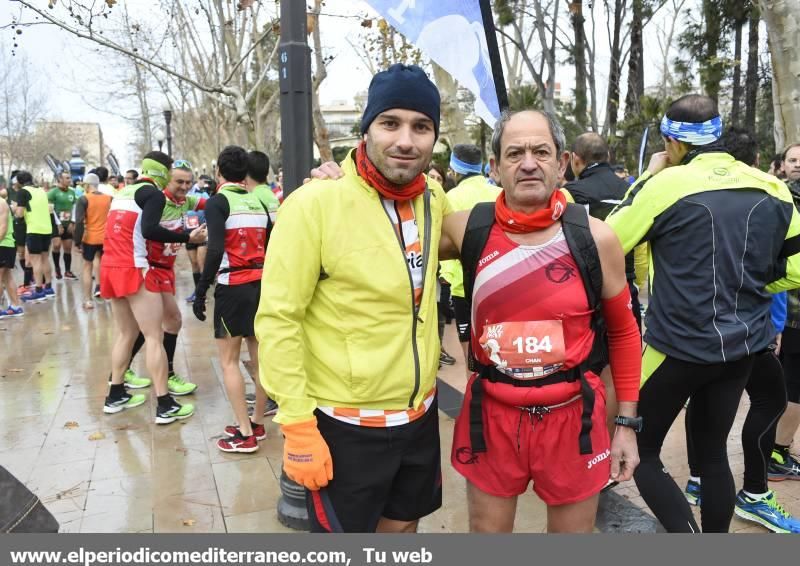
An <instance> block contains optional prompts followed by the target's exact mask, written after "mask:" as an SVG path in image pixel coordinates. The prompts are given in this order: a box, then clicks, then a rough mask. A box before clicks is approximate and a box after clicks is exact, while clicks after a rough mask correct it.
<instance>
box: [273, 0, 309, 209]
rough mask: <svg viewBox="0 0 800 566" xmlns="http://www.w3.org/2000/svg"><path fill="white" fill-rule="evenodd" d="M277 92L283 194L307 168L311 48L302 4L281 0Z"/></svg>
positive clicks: (295, 0) (304, 9) (296, 181)
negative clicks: (279, 106) (278, 94)
mask: <svg viewBox="0 0 800 566" xmlns="http://www.w3.org/2000/svg"><path fill="white" fill-rule="evenodd" d="M278 65H279V68H278V72H279V87H280V93H281V99H280V102H281V151H282V154H283V156H282V157H283V158H282V160H281V164H282V166H283V194H284V197H287V196H289V194H290V193H291V192H292V191H293V190H294V189H296V188H297V187H299V186H300V185H301V184H302V182H303V179H304V178H305V177H307V176H308V172H309V171H311V165H312V162H313V157H314V153H313V136H312V133H311V127H312V121H311V49H309V47H308V33H307V29H306V3H305V2H300V1H298V0H294V1H291V2H288V1H287V2H281V40H280V45H279V46H278Z"/></svg>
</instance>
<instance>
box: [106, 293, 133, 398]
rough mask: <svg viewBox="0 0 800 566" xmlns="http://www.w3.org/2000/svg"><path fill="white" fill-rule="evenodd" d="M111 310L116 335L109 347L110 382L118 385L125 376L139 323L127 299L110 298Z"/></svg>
mask: <svg viewBox="0 0 800 566" xmlns="http://www.w3.org/2000/svg"><path fill="white" fill-rule="evenodd" d="M111 312H112V314H113V315H114V326H115V327H116V329H117V336H116V338H115V340H114V346H113V347H112V348H111V383H112V384H113V385H120V384H121V383H123V381H124V378H125V370H126V369H128V363H129V362H130V359H131V350H132V349H133V343H134V342H135V341H136V337H137V336H138V335H139V325H138V324H137V323H136V318H135V317H134V316H133V312H132V311H131V307H130V305H129V304H128V299H127V298H125V299H111Z"/></svg>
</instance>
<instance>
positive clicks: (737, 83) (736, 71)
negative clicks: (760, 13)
mask: <svg viewBox="0 0 800 566" xmlns="http://www.w3.org/2000/svg"><path fill="white" fill-rule="evenodd" d="M736 16H737V17H736V18H735V21H734V22H733V27H734V39H733V93H732V94H731V96H732V98H733V100H732V101H731V124H733V125H734V126H738V125H739V123H740V121H741V108H742V95H743V92H744V89H743V87H742V28H744V23H745V20H746V19H747V14H746V13H744V11H743V10H741V9H740V12H739V13H737V14H736Z"/></svg>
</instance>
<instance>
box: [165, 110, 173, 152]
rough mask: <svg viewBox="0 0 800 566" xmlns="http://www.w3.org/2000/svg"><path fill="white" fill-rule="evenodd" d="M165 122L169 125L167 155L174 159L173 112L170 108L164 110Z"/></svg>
mask: <svg viewBox="0 0 800 566" xmlns="http://www.w3.org/2000/svg"><path fill="white" fill-rule="evenodd" d="M164 122H166V123H167V155H169V156H170V157H172V128H171V127H170V124H171V123H172V110H170V109H169V108H167V109H166V110H164Z"/></svg>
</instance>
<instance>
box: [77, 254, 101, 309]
mask: <svg viewBox="0 0 800 566" xmlns="http://www.w3.org/2000/svg"><path fill="white" fill-rule="evenodd" d="M95 260H97V255H96V254H95ZM92 264H93V262H91V261H86V260H85V259H84V260H83V270H82V272H81V286H82V287H83V300H84V301H86V302H90V301H91V300H92V297H93V296H94V293H92Z"/></svg>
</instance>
